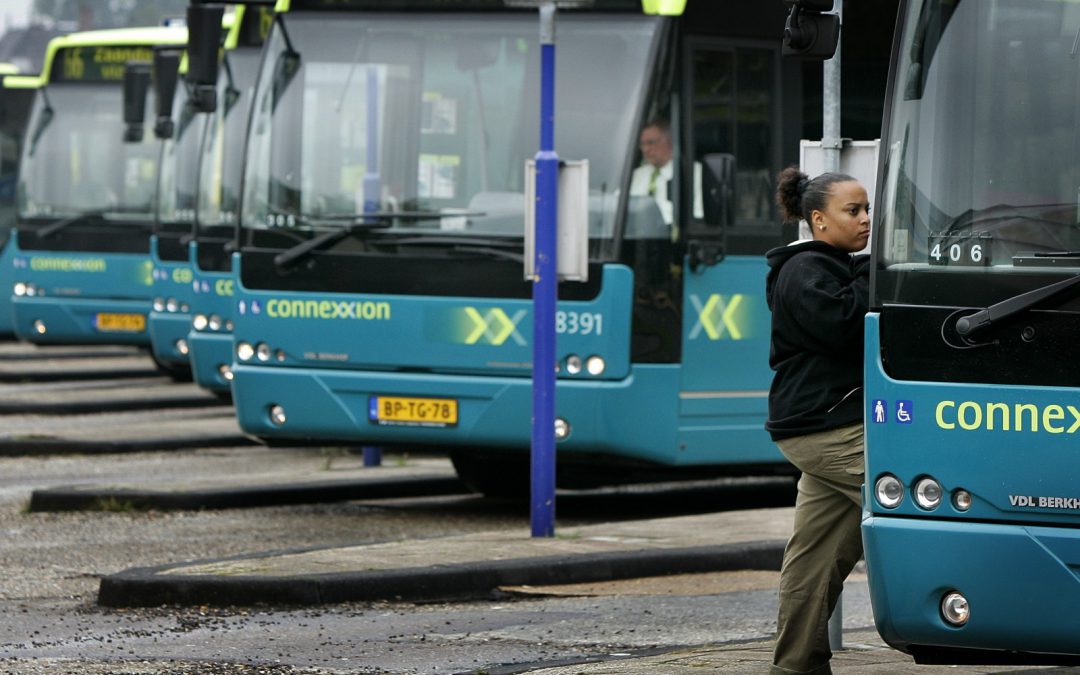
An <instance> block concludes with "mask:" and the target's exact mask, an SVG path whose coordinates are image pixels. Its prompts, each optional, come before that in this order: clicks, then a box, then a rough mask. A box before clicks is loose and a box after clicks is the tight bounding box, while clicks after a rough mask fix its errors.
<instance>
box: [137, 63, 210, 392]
mask: <svg viewBox="0 0 1080 675" xmlns="http://www.w3.org/2000/svg"><path fill="white" fill-rule="evenodd" d="M154 57H155V61H154V75H155V78H154V84H155V90H154V98H155V101H156V102H159V110H158V112H159V113H162V112H165V113H166V114H165V115H160V114H159V115H158V117H157V120H156V121H155V125H154V133H155V134H156V135H157V136H158V137H159V138H162V139H163V143H162V148H161V160H160V164H159V165H158V188H157V201H156V204H155V213H156V217H155V219H154V229H153V234H151V236H150V261H151V265H152V271H151V291H152V297H153V300H152V301H151V305H150V311H149V314H148V316H147V322H146V325H147V332H148V333H149V335H150V349H151V353H152V354H153V358H154V361H155V362H156V363H157V364H158V365H159V366H160V367H161V369H162V370H165V371H166V372H168V373H170V374H171V375H172V376H173V377H174V378H176V379H188V378H190V376H191V367H190V364H189V359H188V354H189V352H190V348H189V347H188V342H187V334H188V330H189V329H190V327H191V295H192V280H193V278H194V275H193V273H192V270H191V266H190V265H189V264H188V251H187V248H188V244H189V242H190V240H191V233H192V229H193V228H194V227H195V204H196V199H197V194H198V183H199V159H200V152H201V149H202V148H201V145H202V140H203V134H204V130H205V128H206V126H207V123H206V118H207V116H206V115H205V114H201V113H200V111H199V110H198V109H196V106H195V103H194V102H193V101H192V99H191V97H190V96H189V95H188V87H187V85H186V83H184V82H183V81H182V78H183V74H184V72H185V71H186V65H187V63H186V61H185V60H183V59H182V58H181V50H180V49H179V48H175V49H169V50H158V51H157V52H156V53H155V55H154ZM163 70H167V71H170V72H172V73H177V77H176V78H173V77H168V76H165V75H164V74H163V73H162V72H161V71H163ZM178 84H179V86H177V85H178ZM170 85H171V86H170ZM170 100H171V101H172V105H171V106H170V109H169V110H168V111H165V110H161V109H160V108H161V106H163V105H168V102H169V101H170Z"/></svg>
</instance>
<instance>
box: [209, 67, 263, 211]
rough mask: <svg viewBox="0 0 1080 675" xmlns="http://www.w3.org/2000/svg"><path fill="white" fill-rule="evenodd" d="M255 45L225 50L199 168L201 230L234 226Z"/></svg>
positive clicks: (237, 207)
mask: <svg viewBox="0 0 1080 675" xmlns="http://www.w3.org/2000/svg"><path fill="white" fill-rule="evenodd" d="M259 54H260V51H259V50H258V49H244V48H241V49H236V50H232V51H229V52H227V53H226V55H225V58H226V59H228V65H229V67H228V70H225V69H222V70H223V72H221V73H220V75H219V78H218V92H217V94H218V102H219V105H218V107H217V110H216V111H215V112H214V114H213V116H212V117H211V118H210V120H209V122H208V125H207V130H206V140H205V141H204V143H203V146H202V158H201V159H200V162H201V169H200V170H199V218H198V224H199V228H200V230H204V229H208V228H215V227H221V226H228V227H236V219H237V217H238V215H239V213H240V179H241V177H242V173H243V161H244V134H245V132H246V131H247V122H248V113H249V111H250V109H251V98H252V94H253V90H254V88H255V76H256V74H257V71H258V69H259Z"/></svg>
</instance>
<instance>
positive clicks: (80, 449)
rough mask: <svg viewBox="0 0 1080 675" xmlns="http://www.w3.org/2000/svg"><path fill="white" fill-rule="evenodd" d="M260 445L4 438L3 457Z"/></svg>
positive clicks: (241, 439)
mask: <svg viewBox="0 0 1080 675" xmlns="http://www.w3.org/2000/svg"><path fill="white" fill-rule="evenodd" d="M245 445H259V443H258V442H257V441H254V440H252V439H250V438H248V437H247V436H243V435H241V434H230V435H222V436H177V437H170V438H146V439H133V440H128V441H124V440H104V441H79V440H72V439H65V438H35V437H33V436H30V437H29V438H0V457H33V456H43V455H95V454H110V453H125V452H150V451H154V450H192V449H197V448H215V447H239V446H245Z"/></svg>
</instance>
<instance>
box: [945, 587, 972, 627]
mask: <svg viewBox="0 0 1080 675" xmlns="http://www.w3.org/2000/svg"><path fill="white" fill-rule="evenodd" d="M941 616H943V617H945V620H946V621H948V622H949V623H950V624H951V625H953V626H963V625H964V624H965V623H967V622H968V618H969V617H970V616H971V608H970V607H969V606H968V601H967V598H965V597H964V596H963V595H961V594H960V593H959V592H958V591H949V592H948V593H946V594H945V597H943V598H942V599H941Z"/></svg>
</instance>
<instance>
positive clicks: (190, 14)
mask: <svg viewBox="0 0 1080 675" xmlns="http://www.w3.org/2000/svg"><path fill="white" fill-rule="evenodd" d="M224 14H225V7H223V6H221V5H190V6H189V7H188V9H187V25H188V46H187V54H188V71H187V79H188V82H189V83H190V84H191V104H192V106H193V107H194V108H195V110H196V111H197V112H214V110H216V109H217V77H218V49H219V48H220V47H221V18H222V16H223V15H224Z"/></svg>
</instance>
